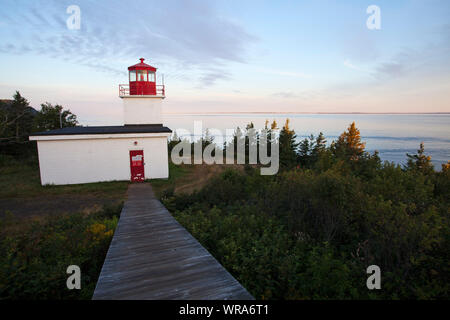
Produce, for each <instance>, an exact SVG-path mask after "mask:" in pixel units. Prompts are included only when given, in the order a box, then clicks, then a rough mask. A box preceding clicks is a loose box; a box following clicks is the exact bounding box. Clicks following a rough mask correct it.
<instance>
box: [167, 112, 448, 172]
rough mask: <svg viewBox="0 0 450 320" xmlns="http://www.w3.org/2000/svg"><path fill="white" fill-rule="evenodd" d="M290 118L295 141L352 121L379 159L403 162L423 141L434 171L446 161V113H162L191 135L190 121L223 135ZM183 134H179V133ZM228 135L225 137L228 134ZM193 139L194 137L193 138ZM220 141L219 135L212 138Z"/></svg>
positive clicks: (334, 131) (333, 132) (328, 133)
mask: <svg viewBox="0 0 450 320" xmlns="http://www.w3.org/2000/svg"><path fill="white" fill-rule="evenodd" d="M286 119H289V120H290V128H291V129H294V130H295V132H296V134H297V137H298V139H299V140H301V139H303V138H305V137H307V136H309V135H311V134H313V135H314V136H317V135H318V134H319V132H323V134H324V135H325V137H326V138H327V143H328V144H330V143H331V141H333V140H336V139H337V138H338V136H339V135H340V134H341V133H342V132H343V131H344V130H346V128H347V127H348V126H349V125H350V124H351V123H352V122H353V121H355V123H356V127H357V128H358V129H359V130H360V132H361V137H362V140H363V142H366V150H367V151H370V152H373V151H374V150H378V152H379V154H380V157H381V159H382V160H387V161H393V162H395V163H398V164H405V163H406V161H407V157H406V153H416V151H417V149H418V148H419V144H420V143H421V142H424V145H425V151H426V153H427V154H428V155H430V156H431V158H432V162H433V164H434V166H435V168H436V169H437V170H440V169H441V164H443V163H446V162H447V161H448V160H450V114H273V113H270V114H269V113H268V114H264V113H239V114H165V115H164V116H163V122H164V125H165V126H167V127H169V128H171V129H172V130H173V131H175V130H177V132H180V130H179V129H185V130H188V131H189V132H191V133H192V134H193V132H194V121H201V123H202V128H203V130H206V128H208V129H210V130H211V129H218V130H220V131H222V132H223V135H224V136H225V130H226V129H236V128H237V127H240V128H245V127H246V125H247V124H248V123H250V122H253V124H254V125H255V128H256V129H261V128H263V127H264V124H265V121H266V120H269V122H270V123H271V122H272V121H273V120H275V121H277V123H278V127H280V128H281V127H282V126H283V125H284V123H285V121H286ZM181 135H182V136H183V134H181ZM228 138H229V137H228ZM194 139H195V138H194ZM216 139H219V140H220V137H216Z"/></svg>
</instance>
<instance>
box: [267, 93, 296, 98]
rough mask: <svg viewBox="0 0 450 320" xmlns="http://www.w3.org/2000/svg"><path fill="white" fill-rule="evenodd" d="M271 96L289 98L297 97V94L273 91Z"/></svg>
mask: <svg viewBox="0 0 450 320" xmlns="http://www.w3.org/2000/svg"><path fill="white" fill-rule="evenodd" d="M272 96H274V97H279V98H284V99H291V98H296V97H297V95H296V94H294V93H292V92H275V93H272Z"/></svg>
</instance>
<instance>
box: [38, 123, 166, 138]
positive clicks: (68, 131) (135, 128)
mask: <svg viewBox="0 0 450 320" xmlns="http://www.w3.org/2000/svg"><path fill="white" fill-rule="evenodd" d="M161 132H162V133H171V132H172V130H170V129H169V128H167V127H163V125H160V124H142V125H126V126H101V127H66V128H62V129H55V130H50V131H42V132H36V133H33V134H31V135H30V136H61V135H76V134H124V133H161Z"/></svg>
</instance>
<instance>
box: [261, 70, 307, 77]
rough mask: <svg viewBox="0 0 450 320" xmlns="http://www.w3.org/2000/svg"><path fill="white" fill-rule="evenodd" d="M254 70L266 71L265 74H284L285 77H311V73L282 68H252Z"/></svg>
mask: <svg viewBox="0 0 450 320" xmlns="http://www.w3.org/2000/svg"><path fill="white" fill-rule="evenodd" d="M254 70H255V71H256V72H261V73H266V74H272V75H277V76H286V77H294V78H312V76H311V75H309V74H306V73H302V72H295V71H284V70H278V69H269V68H254Z"/></svg>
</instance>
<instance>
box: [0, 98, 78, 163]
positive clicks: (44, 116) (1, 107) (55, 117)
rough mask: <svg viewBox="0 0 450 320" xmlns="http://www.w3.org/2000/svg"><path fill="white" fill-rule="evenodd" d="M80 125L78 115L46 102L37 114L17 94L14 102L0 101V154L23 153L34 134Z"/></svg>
mask: <svg viewBox="0 0 450 320" xmlns="http://www.w3.org/2000/svg"><path fill="white" fill-rule="evenodd" d="M77 124H78V121H77V117H76V115H74V114H73V113H72V112H70V110H65V109H64V108H63V107H62V106H61V105H59V104H56V105H52V104H51V103H49V102H45V103H42V104H41V110H39V111H37V110H35V109H34V108H32V107H31V106H30V103H29V101H28V100H27V99H26V98H25V97H23V96H22V95H21V94H20V92H19V91H16V93H15V94H14V95H13V99H3V100H0V154H20V152H21V151H23V150H24V149H26V148H27V147H28V146H27V145H30V143H28V142H29V141H28V137H29V135H30V134H32V133H33V132H40V131H48V130H53V129H58V128H63V127H73V126H76V125H77Z"/></svg>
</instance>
